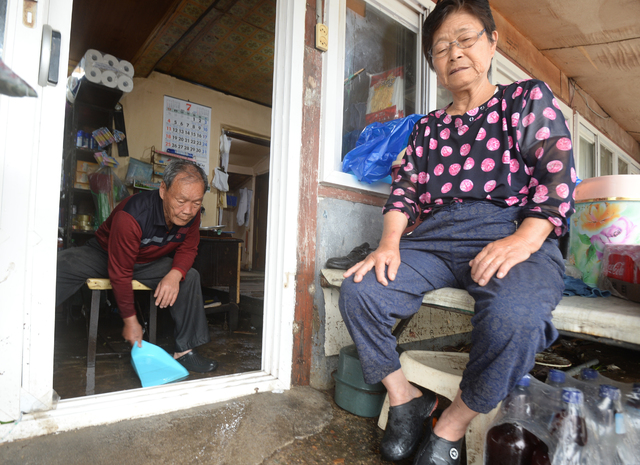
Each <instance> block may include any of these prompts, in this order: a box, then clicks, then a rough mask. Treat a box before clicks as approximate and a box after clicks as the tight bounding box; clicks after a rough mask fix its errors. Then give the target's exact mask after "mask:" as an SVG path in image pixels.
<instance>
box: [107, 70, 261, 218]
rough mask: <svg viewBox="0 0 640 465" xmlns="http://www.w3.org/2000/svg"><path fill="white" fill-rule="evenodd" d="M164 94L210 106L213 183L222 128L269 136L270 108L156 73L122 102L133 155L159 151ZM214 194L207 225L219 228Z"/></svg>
mask: <svg viewBox="0 0 640 465" xmlns="http://www.w3.org/2000/svg"><path fill="white" fill-rule="evenodd" d="M165 95H168V96H171V97H175V98H179V99H183V100H188V101H190V102H194V103H197V104H199V105H205V106H208V107H211V146H210V149H209V173H207V174H208V175H209V179H210V180H211V179H213V169H214V168H215V167H216V166H218V164H219V159H220V148H219V143H218V140H219V137H220V134H222V128H223V127H224V128H226V129H236V130H241V131H242V132H246V133H249V134H256V135H260V136H262V137H270V134H271V108H269V107H265V106H263V105H258V104H256V103H253V102H249V101H247V100H242V99H239V98H237V97H231V96H229V95H225V94H223V93H220V92H216V91H214V90H211V89H207V88H206V87H202V86H197V85H195V84H190V83H188V82H185V81H181V80H179V79H175V78H172V77H170V76H167V75H165V74H161V73H156V72H154V73H151V75H150V76H149V77H148V78H135V79H134V87H133V91H132V92H131V93H129V94H126V95H125V96H124V97H123V98H122V100H121V103H122V106H123V107H124V119H125V124H126V127H127V142H128V146H129V155H130V156H132V157H134V158H138V159H140V160H143V161H146V162H149V161H150V159H151V146H155V147H156V148H157V149H158V150H160V148H161V145H162V114H163V105H164V96H165ZM118 161H119V162H120V166H119V167H118V170H117V174H118V176H120V177H121V178H122V179H124V176H125V175H126V172H127V167H128V166H129V161H128V159H127V158H126V157H118ZM215 192H217V191H215V190H214V191H213V192H210V193H207V194H206V195H205V198H204V203H203V204H204V207H205V210H206V213H205V216H204V217H203V219H202V223H203V225H204V226H213V225H216V224H217V221H218V219H217V208H216V202H217V196H216V194H215Z"/></svg>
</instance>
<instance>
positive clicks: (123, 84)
mask: <svg viewBox="0 0 640 465" xmlns="http://www.w3.org/2000/svg"><path fill="white" fill-rule="evenodd" d="M118 89H120V90H121V91H122V92H131V91H132V90H133V79H131V78H130V77H129V76H127V75H126V74H121V75H120V76H119V77H118Z"/></svg>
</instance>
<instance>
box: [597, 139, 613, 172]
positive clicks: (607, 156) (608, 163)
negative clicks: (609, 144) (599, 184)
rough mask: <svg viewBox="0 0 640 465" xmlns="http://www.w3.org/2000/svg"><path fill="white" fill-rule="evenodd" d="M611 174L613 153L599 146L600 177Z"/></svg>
mask: <svg viewBox="0 0 640 465" xmlns="http://www.w3.org/2000/svg"><path fill="white" fill-rule="evenodd" d="M610 174H613V152H612V151H611V150H609V149H608V148H606V147H605V146H604V145H600V176H608V175H610Z"/></svg>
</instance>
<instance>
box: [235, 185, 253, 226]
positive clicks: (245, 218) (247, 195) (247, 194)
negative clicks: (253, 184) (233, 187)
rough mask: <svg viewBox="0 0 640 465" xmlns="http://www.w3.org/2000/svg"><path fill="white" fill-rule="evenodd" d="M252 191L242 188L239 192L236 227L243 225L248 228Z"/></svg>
mask: <svg viewBox="0 0 640 465" xmlns="http://www.w3.org/2000/svg"><path fill="white" fill-rule="evenodd" d="M252 194H253V191H252V190H251V189H247V188H245V187H243V188H242V189H240V191H239V195H240V199H239V200H238V212H237V214H236V219H237V220H238V226H242V225H244V226H245V227H247V228H248V227H249V218H250V214H251V196H252Z"/></svg>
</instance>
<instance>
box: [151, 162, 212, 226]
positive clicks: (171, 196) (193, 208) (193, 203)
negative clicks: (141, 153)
mask: <svg viewBox="0 0 640 465" xmlns="http://www.w3.org/2000/svg"><path fill="white" fill-rule="evenodd" d="M185 178H186V179H185ZM203 197H204V187H203V186H202V181H200V180H197V181H194V180H193V178H189V177H188V176H187V175H185V174H183V173H180V174H178V175H177V176H176V178H175V179H174V180H173V182H172V183H171V187H170V188H169V189H167V186H166V185H165V183H164V182H163V183H162V184H161V185H160V198H162V208H163V210H164V218H165V221H166V222H167V226H168V227H172V226H173V225H176V226H184V225H186V224H187V223H188V222H189V221H191V220H192V219H193V218H194V217H195V216H196V215H197V214H198V211H199V210H200V207H201V206H202V198H203Z"/></svg>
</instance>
